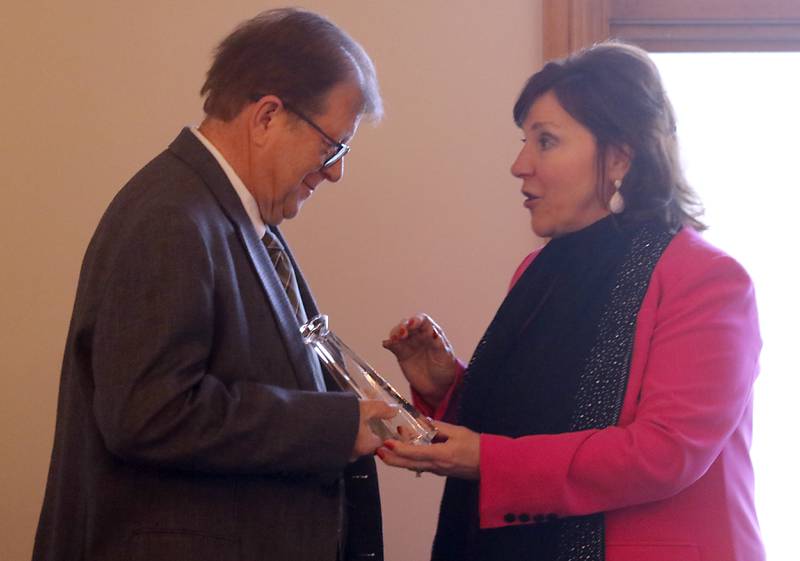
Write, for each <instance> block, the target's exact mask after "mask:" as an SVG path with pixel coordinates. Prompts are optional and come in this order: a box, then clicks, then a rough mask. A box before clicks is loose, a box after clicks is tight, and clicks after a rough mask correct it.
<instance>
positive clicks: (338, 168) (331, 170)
mask: <svg viewBox="0 0 800 561" xmlns="http://www.w3.org/2000/svg"><path fill="white" fill-rule="evenodd" d="M320 173H322V175H323V177H325V179H327V180H328V181H330V182H331V183H336V182H337V181H339V180H340V179H341V178H342V177H344V158H342V159H341V160H339V161H338V162H336V163H335V164H333V165H332V166H329V167H326V168H322V169H321V170H320Z"/></svg>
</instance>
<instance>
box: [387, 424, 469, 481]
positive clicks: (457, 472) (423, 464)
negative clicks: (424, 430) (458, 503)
mask: <svg viewBox="0 0 800 561" xmlns="http://www.w3.org/2000/svg"><path fill="white" fill-rule="evenodd" d="M436 428H437V429H439V433H438V435H437V437H436V440H435V441H434V443H433V444H431V445H429V446H424V445H418V444H406V443H405V442H401V441H399V440H387V441H385V442H384V443H383V446H382V447H381V448H378V450H377V451H376V454H377V455H378V457H379V458H380V459H381V460H383V462H384V463H385V464H388V465H390V466H395V467H400V468H406V469H410V470H413V471H416V472H421V471H430V472H431V473H435V474H437V475H446V476H449V477H458V478H460V479H480V458H481V439H480V434H478V433H477V432H473V431H471V430H469V429H468V428H465V427H461V426H458V425H451V424H449V423H443V422H437V423H436Z"/></svg>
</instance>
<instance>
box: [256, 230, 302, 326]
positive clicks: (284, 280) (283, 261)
mask: <svg viewBox="0 0 800 561" xmlns="http://www.w3.org/2000/svg"><path fill="white" fill-rule="evenodd" d="M262 241H263V242H264V245H266V246H267V253H269V258H270V259H271V260H272V264H273V265H274V266H275V272H276V273H278V278H279V279H280V280H281V285H282V286H283V290H284V291H285V292H286V296H287V297H288V298H289V304H290V305H291V308H292V311H293V312H294V315H295V317H296V318H297V322H298V323H299V324H300V325H303V324H304V323H305V322H306V321H307V319H308V318H307V317H306V311H305V309H304V308H303V302H302V301H301V300H300V289H299V288H298V286H297V278H296V277H295V274H294V267H292V262H291V261H289V255H288V254H287V253H286V250H285V249H284V248H283V244H282V243H281V241H280V240H279V239H278V238H277V236H275V234H273V233H272V231H271V230H270V229H269V228H267V232H266V233H265V234H264V237H263V238H262Z"/></svg>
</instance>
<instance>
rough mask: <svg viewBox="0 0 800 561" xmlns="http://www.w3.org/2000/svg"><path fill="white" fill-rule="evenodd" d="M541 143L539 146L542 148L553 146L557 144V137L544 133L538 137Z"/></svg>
mask: <svg viewBox="0 0 800 561" xmlns="http://www.w3.org/2000/svg"><path fill="white" fill-rule="evenodd" d="M537 141H538V143H539V148H541V149H542V150H547V149H548V148H552V147H553V145H554V144H555V139H554V138H553V137H552V136H550V135H549V134H542V135H540V136H539V138H538V139H537Z"/></svg>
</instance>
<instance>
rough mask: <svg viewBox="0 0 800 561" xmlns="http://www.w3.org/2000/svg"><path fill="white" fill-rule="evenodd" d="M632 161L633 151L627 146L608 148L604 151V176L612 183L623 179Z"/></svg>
mask: <svg viewBox="0 0 800 561" xmlns="http://www.w3.org/2000/svg"><path fill="white" fill-rule="evenodd" d="M632 161H633V150H631V148H630V147H629V146H628V145H622V146H609V147H608V149H607V150H606V176H607V177H608V178H609V179H611V180H612V181H614V180H616V179H619V180H623V179H625V175H627V173H628V170H629V169H630V168H631V162H632Z"/></svg>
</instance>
